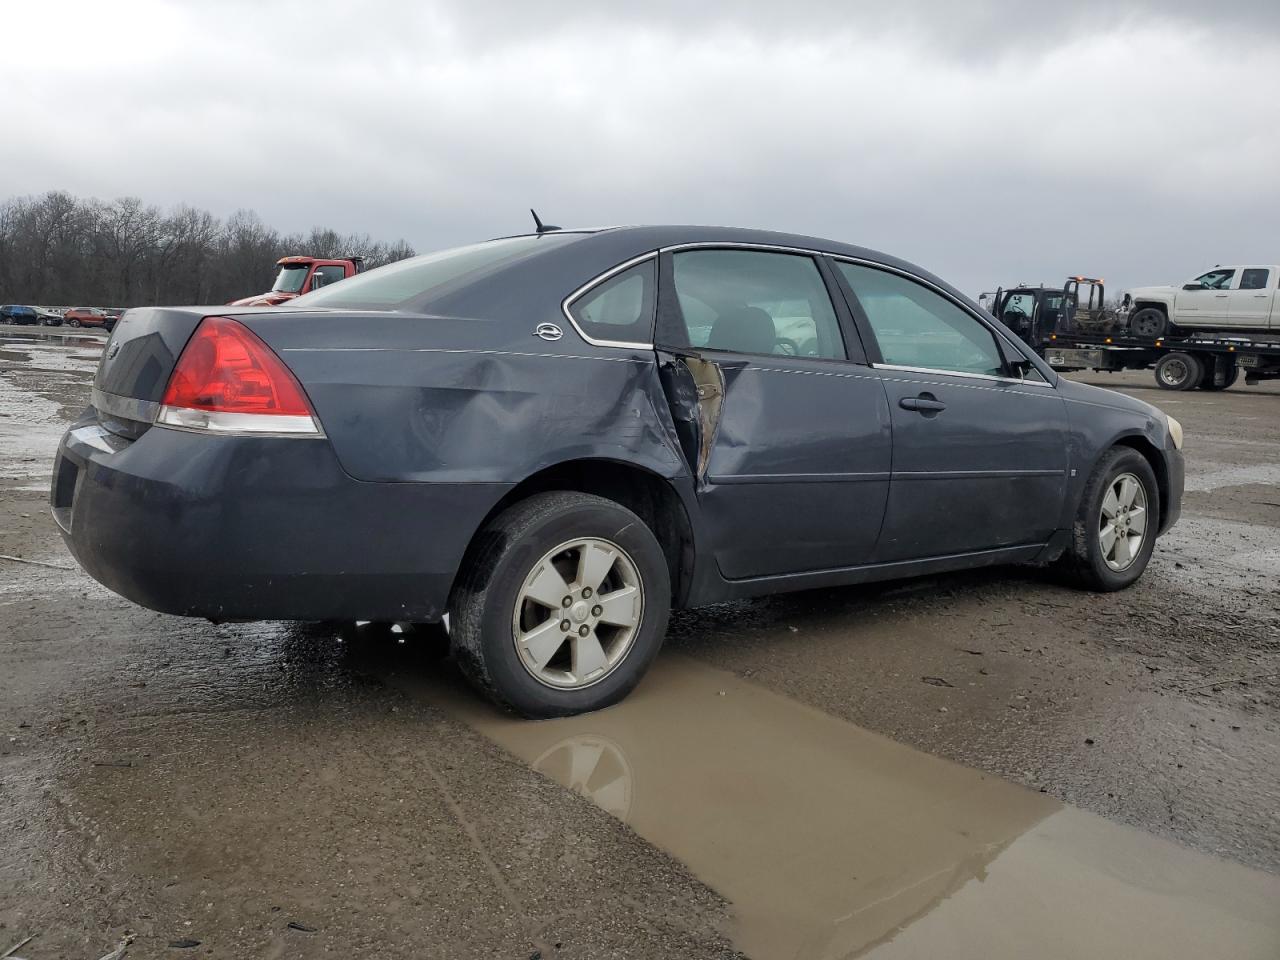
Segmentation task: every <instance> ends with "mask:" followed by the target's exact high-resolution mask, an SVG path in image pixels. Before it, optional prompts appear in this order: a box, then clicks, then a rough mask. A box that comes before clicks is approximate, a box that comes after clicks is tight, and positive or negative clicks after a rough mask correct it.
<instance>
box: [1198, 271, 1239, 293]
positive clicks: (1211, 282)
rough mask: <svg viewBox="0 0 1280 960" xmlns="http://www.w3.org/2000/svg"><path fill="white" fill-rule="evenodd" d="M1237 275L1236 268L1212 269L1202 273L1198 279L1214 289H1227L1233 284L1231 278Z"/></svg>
mask: <svg viewBox="0 0 1280 960" xmlns="http://www.w3.org/2000/svg"><path fill="white" fill-rule="evenodd" d="M1235 275H1236V272H1235V271H1234V270H1210V271H1209V272H1208V273H1202V274H1201V275H1200V276H1198V277H1196V279H1197V280H1198V281H1200V283H1202V284H1204V285H1205V286H1206V287H1209V288H1211V289H1213V290H1225V289H1227V287H1229V286H1231V278H1232V277H1234V276H1235Z"/></svg>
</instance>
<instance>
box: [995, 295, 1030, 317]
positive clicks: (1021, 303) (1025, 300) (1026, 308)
mask: <svg viewBox="0 0 1280 960" xmlns="http://www.w3.org/2000/svg"><path fill="white" fill-rule="evenodd" d="M1035 309H1036V295H1035V294H1034V293H1010V294H1009V295H1008V296H1006V297H1005V301H1004V305H1003V306H1002V307H1001V312H1002V313H1012V314H1015V315H1016V314H1022V315H1023V316H1027V317H1029V316H1031V314H1032V313H1034V312H1035Z"/></svg>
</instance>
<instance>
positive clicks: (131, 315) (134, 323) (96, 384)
mask: <svg viewBox="0 0 1280 960" xmlns="http://www.w3.org/2000/svg"><path fill="white" fill-rule="evenodd" d="M213 312H214V311H213V310H212V309H210V308H207V307H143V308H138V309H134V310H130V311H128V312H127V313H125V314H124V316H123V317H122V318H121V319H120V322H119V323H117V324H116V328H115V330H114V331H113V332H112V334H111V338H110V339H109V340H108V341H107V346H106V349H104V350H103V352H102V360H101V361H99V363H98V372H97V375H96V376H95V377H94V380H93V406H94V409H95V410H97V412H98V417H99V420H100V421H101V422H102V425H103V426H104V427H106V429H108V430H110V431H111V432H112V433H115V434H117V435H119V436H122V437H126V438H129V439H136V438H137V437H139V436H141V435H142V434H143V433H144V432H146V430H147V428H148V427H149V426H150V425H151V424H152V423H154V422H155V418H156V412H157V411H158V410H159V408H160V400H161V398H162V397H163V396H164V391H165V387H166V386H167V385H168V383H169V375H170V374H171V373H173V368H174V365H175V364H176V363H177V362H178V355H179V354H181V353H182V348H183V347H184V346H186V343H187V341H188V340H189V339H190V338H191V334H192V333H193V332H194V331H195V329H196V327H197V326H199V325H200V321H201V320H202V319H203V318H204V317H206V316H209V315H210V314H211V313H213Z"/></svg>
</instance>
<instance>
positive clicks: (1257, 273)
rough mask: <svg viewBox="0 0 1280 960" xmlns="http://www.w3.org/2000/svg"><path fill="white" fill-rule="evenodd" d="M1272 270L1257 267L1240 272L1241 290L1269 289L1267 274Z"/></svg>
mask: <svg viewBox="0 0 1280 960" xmlns="http://www.w3.org/2000/svg"><path fill="white" fill-rule="evenodd" d="M1270 272H1271V271H1269V270H1262V269H1259V268H1257V267H1255V268H1252V269H1249V270H1245V271H1243V272H1242V273H1241V274H1240V289H1241V290H1265V289H1267V275H1268V274H1269V273H1270Z"/></svg>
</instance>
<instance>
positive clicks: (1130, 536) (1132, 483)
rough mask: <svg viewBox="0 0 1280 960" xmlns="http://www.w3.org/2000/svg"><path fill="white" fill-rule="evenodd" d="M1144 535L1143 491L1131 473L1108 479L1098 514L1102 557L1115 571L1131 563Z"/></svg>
mask: <svg viewBox="0 0 1280 960" xmlns="http://www.w3.org/2000/svg"><path fill="white" fill-rule="evenodd" d="M1146 536H1147V491H1146V489H1145V488H1144V487H1143V486H1142V481H1140V480H1139V479H1138V478H1137V477H1136V476H1134V475H1133V474H1132V473H1122V474H1120V476H1118V477H1116V478H1115V479H1114V480H1112V481H1111V485H1110V486H1109V487H1108V488H1107V493H1106V496H1104V497H1103V498H1102V510H1101V511H1100V514H1099V517H1098V544H1099V546H1101V548H1102V559H1103V560H1104V561H1105V562H1106V564H1107V566H1108V567H1110V568H1111V569H1112V570H1115V571H1117V572H1119V571H1121V570H1127V569H1129V567H1130V566H1132V564H1133V562H1134V560H1136V559H1137V557H1138V554H1139V553H1141V552H1142V543H1143V541H1144V540H1145V539H1146Z"/></svg>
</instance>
